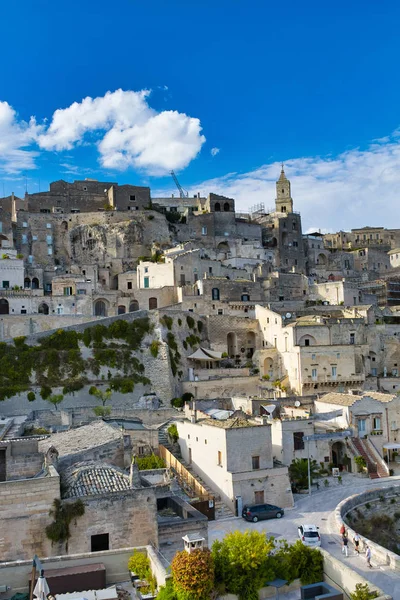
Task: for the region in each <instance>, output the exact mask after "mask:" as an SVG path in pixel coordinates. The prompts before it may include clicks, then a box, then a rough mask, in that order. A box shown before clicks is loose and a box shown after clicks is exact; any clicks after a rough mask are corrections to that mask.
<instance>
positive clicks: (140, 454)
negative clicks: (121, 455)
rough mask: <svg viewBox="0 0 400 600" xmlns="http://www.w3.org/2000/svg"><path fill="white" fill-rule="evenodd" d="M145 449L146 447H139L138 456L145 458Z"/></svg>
mask: <svg viewBox="0 0 400 600" xmlns="http://www.w3.org/2000/svg"><path fill="white" fill-rule="evenodd" d="M145 449H146V448H145V446H138V455H139V456H143V455H144V451H145Z"/></svg>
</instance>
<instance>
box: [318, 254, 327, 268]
mask: <svg viewBox="0 0 400 600" xmlns="http://www.w3.org/2000/svg"><path fill="white" fill-rule="evenodd" d="M317 265H321V266H325V265H326V256H325V254H318V257H317Z"/></svg>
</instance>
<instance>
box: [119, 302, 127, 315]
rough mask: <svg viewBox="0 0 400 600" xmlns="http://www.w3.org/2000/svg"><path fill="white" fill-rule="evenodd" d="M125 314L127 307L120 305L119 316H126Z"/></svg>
mask: <svg viewBox="0 0 400 600" xmlns="http://www.w3.org/2000/svg"><path fill="white" fill-rule="evenodd" d="M125 313H126V308H125V306H123V305H122V304H120V305H119V306H118V314H119V315H124V314H125Z"/></svg>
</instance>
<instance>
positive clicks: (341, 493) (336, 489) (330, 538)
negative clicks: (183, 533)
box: [208, 475, 400, 599]
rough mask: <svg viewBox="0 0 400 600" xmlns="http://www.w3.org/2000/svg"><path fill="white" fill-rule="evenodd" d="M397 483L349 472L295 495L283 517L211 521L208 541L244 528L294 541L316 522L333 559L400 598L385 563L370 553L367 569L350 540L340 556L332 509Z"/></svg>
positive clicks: (399, 586) (397, 580) (397, 579)
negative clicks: (299, 531) (338, 479)
mask: <svg viewBox="0 0 400 600" xmlns="http://www.w3.org/2000/svg"><path fill="white" fill-rule="evenodd" d="M396 483H397V484H398V485H400V477H390V478H387V479H377V480H369V479H358V478H356V477H354V476H351V475H348V476H346V477H344V479H343V485H338V484H336V485H334V486H333V485H332V486H330V487H329V488H327V489H320V490H319V491H317V492H314V493H313V494H312V496H311V497H310V496H308V495H304V496H303V495H296V496H295V506H294V508H293V509H286V510H285V516H284V517H283V519H280V520H278V519H272V520H267V521H260V522H258V523H249V522H247V521H245V520H244V519H242V518H238V517H237V518H234V519H228V520H224V521H210V523H209V534H208V535H209V544H210V546H211V544H212V542H213V541H214V540H217V539H222V538H223V537H224V536H225V535H226V534H227V533H230V532H231V531H235V530H239V531H245V530H246V529H257V530H258V531H264V532H265V533H266V535H268V536H273V537H276V538H278V539H286V540H287V541H288V542H295V541H296V540H297V539H298V534H297V527H298V526H299V525H301V524H302V523H307V524H313V525H317V526H318V527H319V528H320V533H321V540H322V547H323V548H324V549H325V550H327V551H328V552H329V553H330V554H332V555H333V556H335V558H337V559H339V560H341V561H342V562H345V563H346V564H347V565H348V566H349V567H351V568H352V569H354V570H355V571H357V572H358V573H360V574H361V575H362V576H363V577H365V578H366V579H368V580H369V581H371V582H372V583H374V584H375V585H376V586H378V587H379V588H381V589H382V590H383V591H384V592H385V593H387V594H390V595H391V596H392V597H393V598H394V599H396V598H400V574H398V573H395V572H394V571H393V570H391V569H389V568H388V567H387V566H386V565H384V566H383V565H381V564H377V563H376V560H374V556H373V555H372V561H371V562H372V565H373V568H372V569H369V568H368V566H367V564H366V561H365V557H364V556H358V555H357V554H356V553H355V552H354V546H353V544H352V543H350V545H349V556H348V558H346V557H344V556H343V555H342V551H341V543H340V536H339V532H338V531H337V530H336V529H337V528H336V524H335V522H334V509H335V508H336V506H337V505H338V504H339V502H341V501H342V500H344V498H347V497H348V496H351V495H353V494H356V493H359V492H363V491H366V490H367V489H374V488H376V487H381V488H384V487H390V486H392V485H393V484H396Z"/></svg>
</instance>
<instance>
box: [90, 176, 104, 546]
mask: <svg viewBox="0 0 400 600" xmlns="http://www.w3.org/2000/svg"><path fill="white" fill-rule="evenodd" d="M84 189H85V188H84ZM90 542H91V551H92V552H102V551H103V550H109V549H110V540H109V535H108V533H100V534H98V535H92V536H91V538H90Z"/></svg>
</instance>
